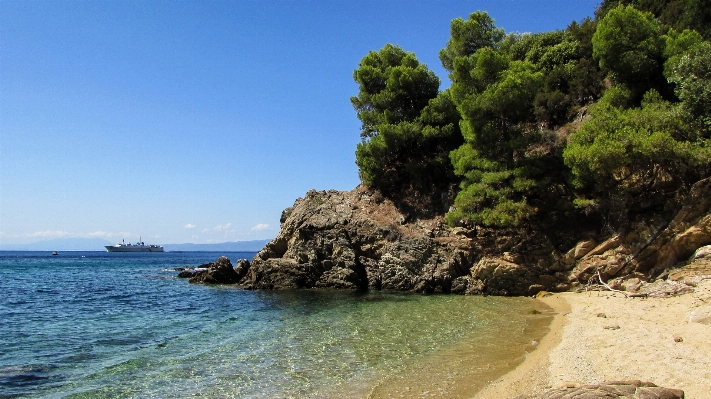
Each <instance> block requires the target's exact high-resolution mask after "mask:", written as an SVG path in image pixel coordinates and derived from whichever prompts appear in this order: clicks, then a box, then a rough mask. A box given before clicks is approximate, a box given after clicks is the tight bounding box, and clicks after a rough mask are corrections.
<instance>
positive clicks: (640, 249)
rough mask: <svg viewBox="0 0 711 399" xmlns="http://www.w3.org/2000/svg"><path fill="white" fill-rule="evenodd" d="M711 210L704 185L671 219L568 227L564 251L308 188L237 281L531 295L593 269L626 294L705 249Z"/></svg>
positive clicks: (535, 239)
mask: <svg viewBox="0 0 711 399" xmlns="http://www.w3.org/2000/svg"><path fill="white" fill-rule="evenodd" d="M710 206H711V179H706V180H702V181H700V182H698V183H697V184H696V185H695V186H694V187H693V189H692V192H691V194H690V195H689V198H688V200H687V202H686V205H685V206H684V207H683V208H682V209H681V210H680V211H679V212H678V213H677V214H676V216H675V217H674V218H673V219H672V220H665V219H663V218H661V217H649V218H646V219H644V220H640V221H639V222H638V223H637V224H635V225H634V226H633V227H632V228H630V229H628V230H629V231H627V232H626V233H625V234H619V235H615V236H612V237H590V234H589V233H586V232H583V231H580V232H577V233H576V232H575V230H574V229H572V230H571V231H572V232H573V233H571V234H578V235H579V237H581V238H582V237H585V238H584V239H580V240H579V241H578V242H577V244H575V245H574V246H572V247H571V248H561V246H560V244H558V245H556V243H555V242H553V239H552V238H551V236H549V235H548V234H546V233H544V232H542V231H540V230H537V229H536V228H535V226H529V227H527V228H522V229H519V230H516V231H501V230H491V229H482V228H475V229H471V230H467V229H463V228H449V227H448V226H446V224H445V223H444V221H443V219H442V218H441V217H435V218H431V219H424V220H423V219H418V220H410V219H409V218H408V215H404V214H402V213H400V212H399V211H398V210H397V208H396V207H395V206H394V205H393V204H392V202H390V201H389V200H387V199H384V198H382V197H381V196H379V195H378V194H377V193H373V192H371V191H369V190H367V189H366V188H364V187H358V188H356V189H354V190H353V191H351V192H339V191H328V192H325V191H321V192H317V191H314V190H311V191H309V192H308V193H307V194H306V196H305V197H304V198H299V199H297V200H296V202H295V203H294V206H293V207H292V208H288V209H286V210H285V211H284V212H283V214H282V220H281V222H282V225H281V231H280V232H279V234H278V235H277V237H276V238H275V239H274V240H273V241H271V242H270V243H269V244H267V245H266V247H265V248H264V249H262V250H261V251H260V252H259V253H258V254H257V256H256V257H255V258H254V259H253V261H252V262H251V264H246V263H245V264H241V265H240V266H239V267H238V269H239V270H238V274H239V276H240V278H241V280H240V284H242V285H244V286H246V287H247V288H254V289H284V288H312V287H318V288H346V289H383V290H405V291H416V292H452V293H464V294H481V293H486V294H494V295H533V294H536V293H537V292H539V291H543V290H547V291H564V290H568V289H571V288H574V287H576V286H579V285H581V284H586V283H587V282H588V281H589V280H590V279H591V278H597V275H598V270H599V272H600V275H601V276H602V277H603V279H604V280H605V281H608V280H612V282H611V284H612V285H614V286H616V287H623V288H624V287H625V282H626V281H627V280H630V279H635V281H649V280H653V279H654V278H656V277H658V276H660V275H662V276H665V275H666V274H667V273H665V272H668V270H669V269H670V268H673V267H674V266H675V265H677V266H679V265H678V262H682V261H685V260H686V259H688V258H689V256H691V255H692V254H693V253H694V251H695V250H696V249H697V248H699V247H701V246H703V245H707V244H711V214H710V213H709V211H710V209H709V208H710ZM575 239H577V237H576V238H575ZM575 239H574V240H573V241H572V242H575Z"/></svg>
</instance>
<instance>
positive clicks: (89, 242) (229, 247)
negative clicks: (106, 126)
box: [0, 238, 271, 252]
mask: <svg viewBox="0 0 711 399" xmlns="http://www.w3.org/2000/svg"><path fill="white" fill-rule="evenodd" d="M269 241H271V240H253V241H235V242H222V243H218V244H164V245H163V248H164V249H165V250H166V251H218V252H219V251H229V252H239V251H244V252H257V251H259V250H260V249H262V248H264V246H265V245H267V243H268V242H269ZM114 244H115V243H114V242H111V241H107V240H104V239H101V238H57V239H54V240H45V241H37V242H33V243H30V244H0V251H105V249H104V246H106V245H114Z"/></svg>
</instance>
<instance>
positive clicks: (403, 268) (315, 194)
mask: <svg viewBox="0 0 711 399" xmlns="http://www.w3.org/2000/svg"><path fill="white" fill-rule="evenodd" d="M710 208H711V179H705V180H702V181H699V182H698V183H696V184H695V185H694V186H693V188H692V189H691V191H690V194H689V195H688V196H687V198H686V200H685V201H684V203H683V206H681V207H679V209H678V210H677V211H675V212H673V213H669V214H667V215H666V216H664V215H661V214H652V215H643V216H640V217H639V218H637V220H636V221H634V222H633V223H632V224H631V225H630V226H629V227H628V228H626V229H624V231H622V232H618V233H616V234H612V235H608V236H604V235H601V234H600V233H599V232H598V233H596V232H594V231H591V230H589V229H587V228H586V227H585V226H584V225H581V226H577V225H575V221H570V223H569V224H566V223H564V221H563V222H561V221H560V220H558V221H557V223H560V226H561V227H560V229H550V228H548V229H546V228H544V227H542V226H540V225H535V224H531V225H528V226H525V227H524V228H521V229H518V230H516V231H506V230H492V229H485V228H481V227H474V228H470V229H467V228H463V227H455V228H451V227H448V226H447V225H446V224H445V223H444V221H443V218H442V217H439V216H438V217H432V218H428V219H423V218H417V217H411V216H410V215H408V214H404V213H402V212H400V211H399V210H398V209H397V207H396V206H395V205H394V204H393V203H392V202H391V201H389V200H388V199H386V198H383V197H382V196H381V195H379V194H378V193H377V192H373V191H370V190H368V189H367V188H365V187H362V186H359V187H357V188H356V189H354V190H353V191H350V192H341V191H327V192H326V191H314V190H311V191H309V192H308V193H307V194H306V196H305V197H304V198H299V199H297V200H296V202H295V203H294V205H293V207H290V208H288V209H286V210H284V212H283V213H282V217H281V230H280V232H279V234H278V235H277V237H276V238H275V239H274V240H272V241H271V242H270V243H268V244H267V245H266V246H265V247H264V249H262V250H261V251H260V252H259V253H258V254H257V255H256V256H255V257H254V259H252V260H251V262H250V261H248V260H239V261H238V262H237V264H236V265H234V266H233V265H232V264H231V262H230V261H229V259H227V258H224V257H223V258H220V259H218V260H217V261H216V262H214V263H210V264H206V265H201V266H199V267H197V268H194V269H192V270H185V271H183V272H182V273H181V275H180V276H181V277H187V278H189V279H190V282H192V283H205V284H235V285H238V286H240V287H243V288H245V289H294V288H329V289H353V290H367V289H375V290H397V291H412V292H420V293H436V292H441V293H452V294H467V295H478V294H487V295H526V296H532V295H543V294H544V293H546V292H552V293H555V292H565V293H563V294H557V295H556V296H555V297H552V298H550V297H549V298H543V299H542V300H543V301H545V302H546V303H548V304H549V305H551V306H553V307H554V308H555V309H556V310H557V311H558V313H559V316H558V317H557V319H556V321H554V322H553V325H552V327H551V333H550V334H548V335H547V336H546V338H545V339H544V342H542V343H541V345H540V347H539V349H537V350H536V351H534V353H533V355H532V356H531V357H530V358H529V359H528V360H526V362H524V364H523V365H521V366H520V367H519V369H517V370H515V371H514V372H512V373H510V374H508V375H507V376H506V377H504V379H503V380H501V381H497V382H495V383H494V384H493V385H491V386H489V387H488V388H487V389H485V390H484V391H483V392H481V393H480V394H479V396H477V398H482V399H484V398H494V397H514V396H516V395H523V396H521V397H531V398H534V397H535V398H567V397H571V398H572V397H586V398H587V397H589V398H603V397H639V398H643V397H644V398H647V397H649V398H657V397H658V398H678V397H684V396H683V395H684V392H685V393H686V395H687V396H686V397H693V398H711V394H710V393H709V392H708V389H707V388H708V386H711V373H710V372H709V371H708V370H711V364H709V362H710V361H711V358H710V357H709V356H708V353H711V346H709V342H711V327H710V326H711V309H710V308H709V306H711V305H708V303H709V301H711V295H709V294H708V292H709V291H711V286H710V285H711V280H708V278H711V277H710V276H711V245H709V244H711V212H710V210H711V209H710ZM566 291H568V292H566ZM570 291H577V292H586V293H584V294H580V293H578V294H575V293H573V292H570ZM665 298H666V299H665ZM563 326H565V327H563ZM521 370H523V371H521ZM649 381H653V383H652V382H649ZM654 384H661V385H663V386H664V387H668V388H663V387H657V386H655V385H654ZM682 391H683V392H682ZM514 393H515V395H514ZM531 395H533V396H531ZM536 395H537V396H536ZM581 395H582V396H581ZM412 397H418V396H417V395H415V393H414V392H413V396H412Z"/></svg>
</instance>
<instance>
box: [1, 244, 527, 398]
mask: <svg viewBox="0 0 711 399" xmlns="http://www.w3.org/2000/svg"><path fill="white" fill-rule="evenodd" d="M220 255H226V256H228V257H229V258H230V259H231V260H232V262H233V263H235V262H236V260H237V259H239V258H251V257H252V256H254V253H206V252H185V253H174V252H166V253H160V254H159V253H137V254H130V253H107V252H63V253H60V255H59V256H51V255H50V254H49V253H48V252H36V253H34V252H0V293H1V294H2V296H1V298H0V397H2V398H7V397H28V398H34V397H38V398H39V397H42V398H46V397H49V398H65V397H66V398H75V397H76V398H79V397H81V398H183V397H207V398H227V397H234V398H287V397H295V398H308V397H336V396H337V397H361V396H363V395H364V394H366V393H367V392H368V390H369V389H370V387H371V386H372V385H373V384H374V383H375V382H376V381H378V380H380V379H382V377H383V376H385V375H389V374H392V373H397V372H398V371H402V370H404V369H406V368H407V367H408V365H411V364H416V363H417V362H418V360H421V359H425V358H426V357H427V356H431V355H432V354H433V353H437V352H441V351H443V350H445V349H446V348H451V347H453V346H454V345H457V344H458V343H461V342H462V341H463V340H468V341H469V342H477V341H476V337H492V336H495V337H498V338H500V339H501V340H502V342H506V340H507V339H508V338H507V337H511V339H514V340H515V339H518V340H519V341H520V340H521V339H524V340H525V336H524V335H525V332H524V330H525V329H526V326H527V322H528V316H527V311H528V310H530V308H531V305H530V302H529V301H527V300H525V299H520V298H519V299H516V298H492V297H463V296H453V295H431V296H424V295H415V294H398V293H382V292H368V293H356V292H350V291H316V290H300V291H245V290H241V289H237V288H233V287H226V286H212V287H210V286H202V285H193V284H189V283H188V282H187V281H186V280H183V279H177V278H176V277H175V276H176V275H177V272H175V271H173V270H170V269H171V268H175V267H180V266H185V265H199V264H201V263H206V262H211V261H214V260H215V259H217V257H218V256H220ZM512 342H513V341H512ZM485 344H486V343H484V342H482V343H480V345H485Z"/></svg>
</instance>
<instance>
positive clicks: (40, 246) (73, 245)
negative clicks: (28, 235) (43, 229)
mask: <svg viewBox="0 0 711 399" xmlns="http://www.w3.org/2000/svg"><path fill="white" fill-rule="evenodd" d="M113 244H114V243H113V242H111V241H106V240H104V239H103V238H56V239H54V240H45V241H37V242H33V243H30V244H0V250H1V251H105V249H104V246H105V245H113Z"/></svg>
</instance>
